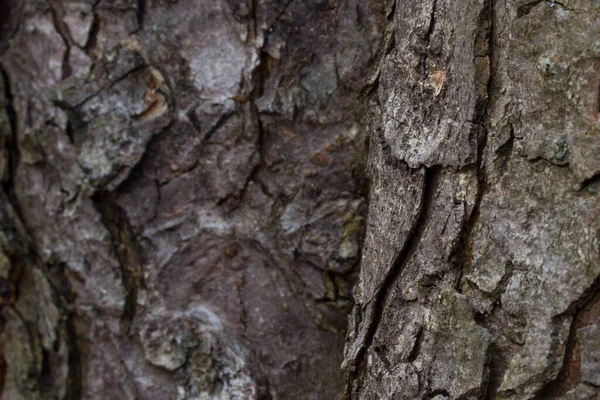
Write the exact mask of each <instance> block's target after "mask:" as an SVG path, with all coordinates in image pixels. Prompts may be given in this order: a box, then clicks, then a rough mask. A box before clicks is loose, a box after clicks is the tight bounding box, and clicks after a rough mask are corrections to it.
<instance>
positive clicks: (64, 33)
mask: <svg viewBox="0 0 600 400" xmlns="http://www.w3.org/2000/svg"><path fill="white" fill-rule="evenodd" d="M47 1H48V5H49V6H50V12H51V13H52V21H53V22H54V29H56V32H58V34H59V36H60V37H61V39H62V40H63V43H64V44H65V47H66V49H65V54H64V55H63V61H62V79H65V78H68V77H69V76H70V75H71V73H72V71H71V65H70V64H69V58H70V55H71V46H72V45H73V38H71V33H70V32H69V28H68V26H67V24H65V22H64V21H63V14H64V10H63V8H62V2H60V1H57V0H47Z"/></svg>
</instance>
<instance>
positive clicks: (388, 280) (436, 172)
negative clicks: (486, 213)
mask: <svg viewBox="0 0 600 400" xmlns="http://www.w3.org/2000/svg"><path fill="white" fill-rule="evenodd" d="M441 170H442V168H441V167H437V166H436V167H431V168H425V177H424V183H423V191H422V194H421V201H420V205H419V215H418V217H417V219H416V220H415V223H414V225H413V226H412V227H411V230H410V232H409V234H408V237H407V239H406V241H405V242H404V245H403V246H402V249H401V250H400V251H399V253H398V254H397V255H396V258H395V259H394V262H393V264H392V267H391V268H390V269H389V271H388V273H387V274H386V276H385V278H384V280H383V283H382V284H381V288H380V289H379V291H378V292H377V295H376V297H375V299H374V300H373V301H374V305H373V312H372V315H373V316H372V317H371V320H370V321H368V322H366V323H368V326H367V328H366V329H367V331H366V335H365V340H364V342H363V343H362V344H361V347H360V348H359V350H358V351H357V354H356V357H355V360H356V361H355V362H354V363H355V365H356V366H357V367H358V368H355V369H354V370H351V371H350V376H349V379H348V389H347V390H349V386H350V384H351V383H352V381H353V380H356V379H357V377H358V375H359V374H358V371H360V370H363V369H365V368H366V365H365V354H366V351H367V350H368V348H369V347H370V346H371V344H372V342H373V338H374V337H375V334H376V333H377V328H378V327H379V324H380V322H381V319H382V317H383V311H384V305H385V303H386V301H387V300H388V298H389V296H390V295H391V290H392V287H393V285H394V283H395V282H396V281H397V279H398V277H399V276H400V274H401V273H402V271H403V270H404V268H405V267H406V265H407V264H408V262H409V261H410V259H411V257H412V255H413V254H414V252H415V250H416V248H417V246H418V244H419V243H420V242H421V238H422V236H423V233H424V231H425V227H426V226H427V225H428V222H429V211H430V210H431V208H432V205H433V199H434V196H435V192H436V189H437V186H438V180H439V176H440V172H441Z"/></svg>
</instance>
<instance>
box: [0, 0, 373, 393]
mask: <svg viewBox="0 0 600 400" xmlns="http://www.w3.org/2000/svg"><path fill="white" fill-rule="evenodd" d="M383 12H384V10H383V7H382V6H381V5H379V4H378V1H375V0H372V1H371V0H370V1H362V0H336V1H331V0H325V1H322V0H311V1H302V2H300V1H287V2H284V1H281V2H272V1H263V0H253V1H246V0H196V1H192V0H179V1H172V0H171V1H167V0H162V1H160V0H146V1H143V0H138V1H135V0H119V1H114V0H72V1H67V0H64V1H60V0H50V1H42V0H37V1H30V0H7V1H2V2H1V4H0V18H1V27H0V29H1V32H0V33H1V39H0V52H1V53H0V54H1V62H0V63H1V68H2V75H1V79H0V81H1V83H2V88H1V91H0V93H2V97H1V102H0V106H1V110H2V111H1V113H0V180H1V181H2V191H1V192H0V228H1V230H0V250H1V252H0V277H1V281H0V295H2V304H3V315H4V324H3V335H2V342H3V350H4V358H5V360H6V363H7V365H8V369H7V373H6V376H5V378H4V381H5V382H4V388H3V396H2V398H3V399H6V400H16V399H55V398H56V399H134V398H139V399H152V400H159V399H169V400H170V399H209V398H210V399H213V398H214V399H258V398H262V399H268V398H272V399H308V398H314V399H333V398H337V397H339V396H340V395H341V394H342V393H343V386H344V383H343V374H342V370H341V369H340V365H341V363H342V359H343V348H344V340H345V334H346V326H347V315H348V312H349V310H350V307H351V303H350V295H351V287H350V285H351V283H352V282H353V280H354V279H355V277H356V272H357V269H356V267H357V263H358V260H359V258H360V239H361V236H362V232H363V226H364V224H363V220H364V214H365V211H366V203H365V191H364V182H363V175H364V173H363V171H364V162H365V160H366V150H365V140H364V138H365V126H366V118H365V116H366V106H365V104H364V103H363V102H362V101H360V100H358V97H357V94H358V93H359V91H360V90H361V89H362V87H363V82H365V80H366V78H368V76H369V72H370V70H371V69H372V65H373V64H374V62H375V60H376V59H377V54H376V52H377V50H378V49H379V43H380V42H381V32H382V27H383V24H384V21H385V18H384V16H383Z"/></svg>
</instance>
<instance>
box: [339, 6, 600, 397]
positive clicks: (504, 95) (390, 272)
mask: <svg viewBox="0 0 600 400" xmlns="http://www.w3.org/2000/svg"><path fill="white" fill-rule="evenodd" d="M388 10H389V13H388V21H387V28H386V39H385V40H384V42H385V43H384V50H385V51H384V55H383V57H382V59H381V61H380V64H379V65H380V67H379V72H378V74H376V75H375V77H376V79H373V80H372V86H373V94H372V103H371V106H370V108H371V109H370V114H371V116H372V118H371V123H370V127H371V146H370V153H369V162H368V165H369V176H370V181H371V187H370V193H369V214H368V222H367V232H366V239H365V245H364V249H363V257H362V263H361V266H362V267H361V273H360V283H359V286H358V287H357V290H356V300H357V302H356V305H355V307H354V310H353V313H352V318H351V324H350V329H349V333H348V342H347V345H346V356H345V361H344V366H345V368H346V371H347V374H348V385H347V396H348V397H349V398H357V399H358V398H360V399H392V398H393V399H439V400H441V399H496V398H499V399H500V398H501V399H536V398H538V399H551V398H568V399H576V398H577V399H592V398H597V397H598V395H599V393H598V389H597V382H596V381H597V378H596V376H597V374H598V371H600V364H599V363H598V359H599V355H600V349H599V348H598V347H597V346H596V347H595V346H594V343H595V339H592V338H591V335H592V332H596V330H597V327H598V324H600V315H599V314H598V303H597V299H598V290H599V287H598V282H599V281H600V279H599V276H600V257H599V253H600V246H599V240H600V238H599V232H600V230H599V228H600V201H599V197H598V194H597V192H598V189H599V183H598V174H599V173H600V166H599V164H598V162H599V160H600V159H599V158H598V154H600V151H599V150H600V148H599V146H600V130H599V126H598V123H599V122H598V121H599V119H598V118H599V110H598V104H599V99H598V85H599V81H600V73H599V72H600V71H598V62H597V60H598V59H599V56H600V53H599V52H598V47H597V46H596V42H595V40H596V39H595V38H597V37H598V35H599V34H600V8H599V7H598V5H593V4H592V3H590V2H586V1H569V2H568V4H566V3H564V4H563V3H559V2H553V1H536V2H524V1H518V2H508V1H499V0H494V1H492V0H488V1H445V0H430V1H424V2H393V1H392V2H389V5H388Z"/></svg>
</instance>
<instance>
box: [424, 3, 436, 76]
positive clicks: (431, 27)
mask: <svg viewBox="0 0 600 400" xmlns="http://www.w3.org/2000/svg"><path fill="white" fill-rule="evenodd" d="M436 11H437V0H433V4H432V6H431V14H430V15H429V26H428V27H427V31H426V32H425V35H424V36H423V40H424V42H425V45H424V46H423V50H422V53H421V74H422V76H423V79H425V78H426V76H427V58H428V57H429V43H430V42H431V35H432V34H433V31H434V30H435V23H436V20H435V13H436Z"/></svg>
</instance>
